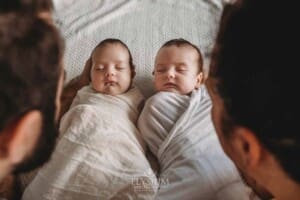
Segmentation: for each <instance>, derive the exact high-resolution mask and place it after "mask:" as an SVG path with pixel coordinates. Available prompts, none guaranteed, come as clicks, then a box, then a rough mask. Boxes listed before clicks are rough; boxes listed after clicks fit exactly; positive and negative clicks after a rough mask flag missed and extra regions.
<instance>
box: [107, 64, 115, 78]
mask: <svg viewBox="0 0 300 200" xmlns="http://www.w3.org/2000/svg"><path fill="white" fill-rule="evenodd" d="M115 75H116V70H115V68H114V67H113V66H108V67H107V70H106V74H105V76H106V77H112V76H115Z"/></svg>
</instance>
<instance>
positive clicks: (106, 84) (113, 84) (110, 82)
mask: <svg viewBox="0 0 300 200" xmlns="http://www.w3.org/2000/svg"><path fill="white" fill-rule="evenodd" d="M116 84H117V82H116V81H106V82H105V83H104V85H105V86H115V85H116Z"/></svg>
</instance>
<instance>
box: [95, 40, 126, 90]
mask: <svg viewBox="0 0 300 200" xmlns="http://www.w3.org/2000/svg"><path fill="white" fill-rule="evenodd" d="M92 63H93V64H92V68H91V80H92V87H93V88H94V90H96V91H97V92H101V93H104V94H109V95H118V94H122V93H124V92H126V91H127V90H128V89H129V87H130V85H131V69H130V65H129V54H128V51H127V49H126V48H125V47H123V46H122V45H121V44H106V45H104V46H103V47H99V48H97V49H95V51H94V52H93V55H92Z"/></svg>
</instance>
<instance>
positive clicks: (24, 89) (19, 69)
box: [0, 13, 64, 172]
mask: <svg viewBox="0 0 300 200" xmlns="http://www.w3.org/2000/svg"><path fill="white" fill-rule="evenodd" d="M63 48H64V47H63V42H62V38H61V36H60V34H59V33H58V31H57V30H56V28H55V27H54V26H52V25H50V24H48V23H46V22H45V21H43V20H42V19H39V18H34V17H31V16H29V15H23V14H20V13H19V14H16V13H14V14H13V15H0V91H1V92H0V130H3V129H5V128H7V127H9V126H10V125H11V124H13V123H14V122H16V121H18V120H19V119H20V118H21V117H22V116H23V115H24V114H26V113H27V112H29V111H31V110H39V111H40V112H41V113H42V117H43V124H42V134H41V137H40V140H39V141H38V145H37V147H36V152H38V153H37V154H34V155H33V156H32V157H30V158H28V159H27V160H26V161H25V162H24V163H22V164H20V166H19V167H17V168H16V172H17V171H19V170H20V171H26V170H30V169H32V168H35V167H36V166H39V165H41V164H42V163H44V162H45V161H46V160H48V158H49V156H50V153H51V152H52V150H53V147H54V144H55V139H56V136H57V128H56V125H55V122H54V118H55V110H56V105H55V99H56V92H57V87H58V80H59V77H60V74H61V71H62V69H61V67H62V66H61V61H62V56H63ZM0 132H2V131H0ZM0 153H1V154H2V155H3V154H5V153H6V152H5V148H4V145H2V144H1V146H0ZM0 156H1V155H0Z"/></svg>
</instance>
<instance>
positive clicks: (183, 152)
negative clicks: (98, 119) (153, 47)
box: [138, 86, 250, 200]
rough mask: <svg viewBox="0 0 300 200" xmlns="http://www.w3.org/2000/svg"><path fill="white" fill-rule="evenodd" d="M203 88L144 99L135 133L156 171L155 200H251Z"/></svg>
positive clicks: (158, 94) (159, 94) (162, 93)
mask: <svg viewBox="0 0 300 200" xmlns="http://www.w3.org/2000/svg"><path fill="white" fill-rule="evenodd" d="M210 110H211V101H210V98H209V96H208V94H207V92H206V88H205V87H204V86H202V87H201V89H199V90H195V91H194V92H193V93H192V95H191V96H184V95H179V94H175V93H170V92H160V93H157V94H156V95H154V96H153V97H151V98H150V99H148V101H147V102H146V104H145V107H144V110H143V111H142V113H141V116H140V118H139V121H138V127H139V129H140V131H141V134H142V135H143V137H144V139H145V141H146V143H147V144H148V145H149V148H150V150H151V151H152V152H153V154H154V155H155V156H157V158H158V161H159V165H160V179H159V182H160V188H159V192H158V196H157V199H163V200H166V199H170V200H171V199H172V200H173V199H205V200H210V199H212V200H217V199H220V200H235V199H236V200H243V199H249V196H250V190H249V189H248V188H247V187H246V186H245V185H244V184H243V183H242V181H241V179H240V177H239V174H238V172H237V170H236V168H235V167H234V165H233V163H232V162H231V161H230V160H229V158H228V157H227V156H226V155H225V154H224V152H223V150H222V148H221V146H220V144H219V141H218V139H217V136H216V134H215V130H214V128H213V125H212V122H211V115H210Z"/></svg>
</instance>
